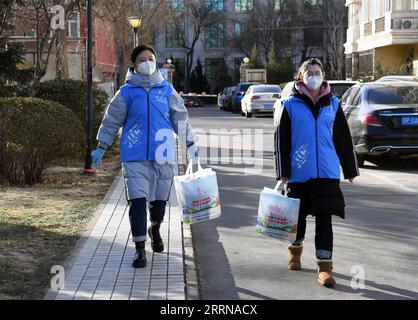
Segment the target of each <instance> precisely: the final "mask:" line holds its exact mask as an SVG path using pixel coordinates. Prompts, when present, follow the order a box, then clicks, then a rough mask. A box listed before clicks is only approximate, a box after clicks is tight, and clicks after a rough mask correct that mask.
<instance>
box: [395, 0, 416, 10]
mask: <svg viewBox="0 0 418 320" xmlns="http://www.w3.org/2000/svg"><path fill="white" fill-rule="evenodd" d="M392 2H393V4H392V5H393V11H410V10H418V1H417V0H393V1H392Z"/></svg>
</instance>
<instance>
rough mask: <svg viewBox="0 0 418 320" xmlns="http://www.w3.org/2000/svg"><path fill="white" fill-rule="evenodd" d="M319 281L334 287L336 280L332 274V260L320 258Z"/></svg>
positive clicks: (326, 285)
mask: <svg viewBox="0 0 418 320" xmlns="http://www.w3.org/2000/svg"><path fill="white" fill-rule="evenodd" d="M317 263H318V282H319V283H320V284H322V285H323V286H325V287H332V286H333V285H334V284H335V283H336V282H335V279H334V277H333V276H332V260H318V261H317Z"/></svg>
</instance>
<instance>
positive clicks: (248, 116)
mask: <svg viewBox="0 0 418 320" xmlns="http://www.w3.org/2000/svg"><path fill="white" fill-rule="evenodd" d="M245 116H246V117H247V118H251V117H252V116H253V114H252V113H251V112H247V113H246V114H245Z"/></svg>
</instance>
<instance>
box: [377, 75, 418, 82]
mask: <svg viewBox="0 0 418 320" xmlns="http://www.w3.org/2000/svg"><path fill="white" fill-rule="evenodd" d="M376 81H379V82H382V81H418V77H417V76H396V75H392V76H384V77H381V78H379V79H377V80H376Z"/></svg>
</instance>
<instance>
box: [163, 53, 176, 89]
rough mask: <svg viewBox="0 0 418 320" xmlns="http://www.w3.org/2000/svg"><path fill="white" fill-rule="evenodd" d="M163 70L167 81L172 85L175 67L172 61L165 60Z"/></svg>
mask: <svg viewBox="0 0 418 320" xmlns="http://www.w3.org/2000/svg"><path fill="white" fill-rule="evenodd" d="M163 69H165V70H167V80H168V82H170V83H171V84H172V83H173V74H174V71H175V69H176V67H175V66H174V64H173V61H171V59H167V60H166V63H165V64H164V65H163Z"/></svg>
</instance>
